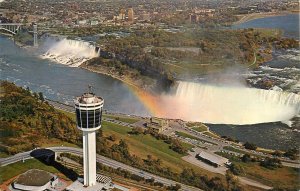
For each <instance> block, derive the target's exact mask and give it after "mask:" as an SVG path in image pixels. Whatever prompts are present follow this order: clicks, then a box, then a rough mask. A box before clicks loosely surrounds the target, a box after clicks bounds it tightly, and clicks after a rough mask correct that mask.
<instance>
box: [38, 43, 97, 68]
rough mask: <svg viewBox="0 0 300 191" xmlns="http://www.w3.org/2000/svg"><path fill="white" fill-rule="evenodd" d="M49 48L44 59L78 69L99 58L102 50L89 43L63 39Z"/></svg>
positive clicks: (43, 56)
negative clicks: (90, 60)
mask: <svg viewBox="0 0 300 191" xmlns="http://www.w3.org/2000/svg"><path fill="white" fill-rule="evenodd" d="M51 44H52V45H51V46H50V47H48V49H47V50H46V53H44V54H43V55H42V58H46V59H50V60H53V61H55V62H58V63H60V64H65V65H69V66H72V67H78V66H80V65H81V64H82V63H84V62H85V61H87V60H89V59H91V58H94V57H97V56H99V52H100V48H99V49H98V51H96V50H95V49H96V48H95V46H93V45H91V44H90V43H89V42H84V41H79V40H69V39H62V40H59V41H57V42H55V43H51Z"/></svg>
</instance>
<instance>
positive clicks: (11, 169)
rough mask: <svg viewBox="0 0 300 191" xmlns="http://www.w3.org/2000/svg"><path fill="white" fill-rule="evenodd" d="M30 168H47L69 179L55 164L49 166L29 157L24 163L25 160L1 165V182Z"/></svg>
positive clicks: (48, 170)
mask: <svg viewBox="0 0 300 191" xmlns="http://www.w3.org/2000/svg"><path fill="white" fill-rule="evenodd" d="M29 169H40V170H45V171H47V172H51V173H54V174H59V175H60V177H62V178H63V179H66V180H68V178H67V177H66V176H64V175H63V174H61V173H60V172H59V171H58V170H57V169H56V168H54V167H53V166H48V165H46V164H44V163H42V162H40V161H39V160H37V159H29V160H26V161H25V162H24V163H23V162H17V163H14V164H10V165H7V166H3V167H0V174H1V176H0V184H2V183H3V182H4V181H6V180H9V179H11V178H13V177H15V176H17V175H19V174H21V173H24V172H26V171H27V170H29Z"/></svg>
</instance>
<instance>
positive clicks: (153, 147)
mask: <svg viewBox="0 0 300 191" xmlns="http://www.w3.org/2000/svg"><path fill="white" fill-rule="evenodd" d="M102 129H103V134H104V136H110V135H115V136H116V137H117V139H118V140H116V143H117V142H118V141H119V139H123V140H125V141H126V142H127V143H128V146H129V150H130V153H131V154H135V155H137V156H139V157H141V158H147V155H152V156H153V157H155V158H159V159H160V160H161V161H162V165H163V166H165V167H170V168H171V169H172V170H173V171H176V172H178V173H180V172H181V171H182V170H183V169H184V168H192V169H194V170H195V171H196V172H198V173H199V174H203V175H204V174H206V175H208V176H210V177H211V176H213V173H210V172H208V171H206V170H204V169H201V168H199V167H197V166H194V165H192V164H190V163H188V162H186V161H184V160H183V159H181V157H182V156H183V155H181V154H178V153H177V152H175V151H173V150H171V149H170V148H169V145H168V144H166V143H165V142H164V141H162V140H157V139H156V138H154V137H152V136H151V135H143V134H141V135H130V134H128V132H130V131H131V129H130V128H128V127H124V126H120V125H116V124H113V123H109V122H103V128H102ZM184 145H185V146H186V147H187V148H191V145H188V144H184Z"/></svg>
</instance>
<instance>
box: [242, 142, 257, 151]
mask: <svg viewBox="0 0 300 191" xmlns="http://www.w3.org/2000/svg"><path fill="white" fill-rule="evenodd" d="M244 147H245V149H249V150H256V149H257V146H256V145H255V144H253V143H249V142H246V143H245V144H244Z"/></svg>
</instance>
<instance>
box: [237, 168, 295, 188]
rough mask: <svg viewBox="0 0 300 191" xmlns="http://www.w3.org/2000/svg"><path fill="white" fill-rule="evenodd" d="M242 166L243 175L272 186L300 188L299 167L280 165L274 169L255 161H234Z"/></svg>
mask: <svg viewBox="0 0 300 191" xmlns="http://www.w3.org/2000/svg"><path fill="white" fill-rule="evenodd" d="M235 163H236V164H239V165H240V166H242V167H243V169H244V172H245V176H246V177H248V178H251V179H254V180H257V181H260V182H262V183H265V184H267V185H272V186H273V187H281V188H289V189H297V190H299V189H300V182H299V178H300V176H299V169H296V168H290V167H282V168H277V169H275V170H270V169H268V168H265V167H262V166H260V165H259V163H257V162H255V163H254V162H253V163H252V162H250V163H243V162H235Z"/></svg>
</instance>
